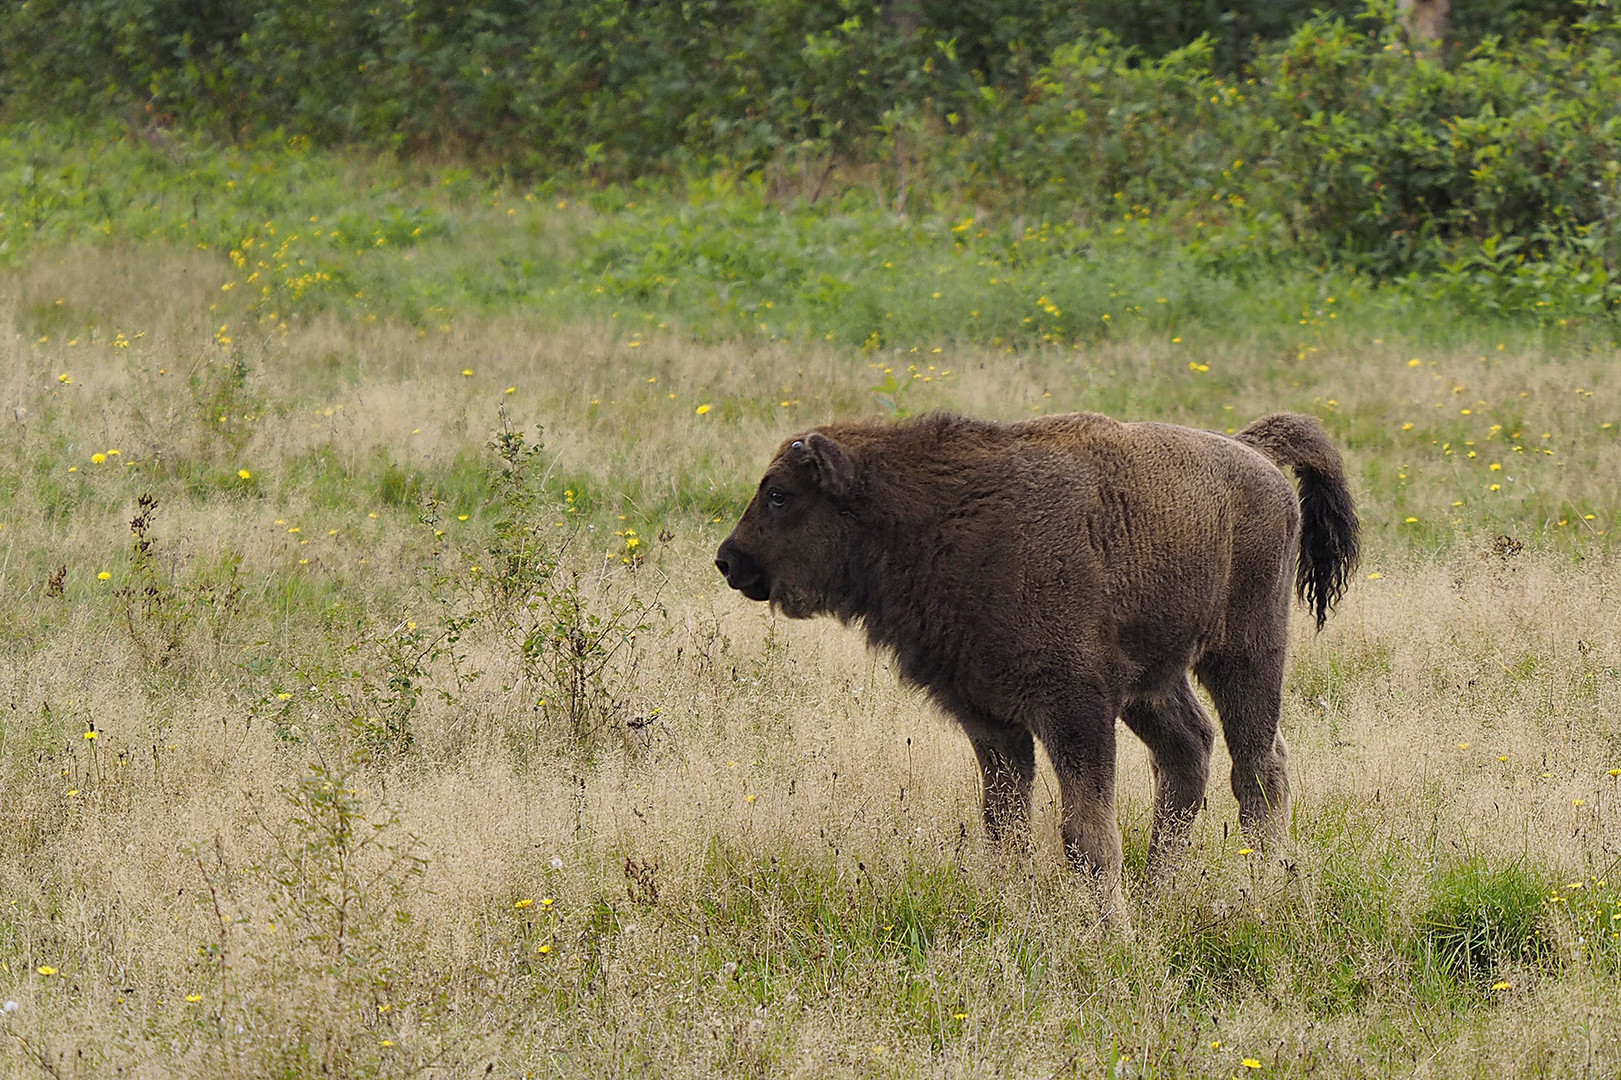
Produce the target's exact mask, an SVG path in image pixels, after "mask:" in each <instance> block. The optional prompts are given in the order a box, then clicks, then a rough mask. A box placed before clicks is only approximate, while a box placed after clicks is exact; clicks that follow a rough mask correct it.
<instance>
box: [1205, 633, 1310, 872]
mask: <svg viewBox="0 0 1621 1080" xmlns="http://www.w3.org/2000/svg"><path fill="white" fill-rule="evenodd" d="M1197 674H1198V676H1199V681H1200V682H1202V683H1204V686H1205V689H1207V690H1209V691H1210V697H1211V700H1213V701H1214V702H1215V703H1216V712H1217V714H1218V715H1219V716H1220V717H1221V730H1222V734H1223V735H1225V736H1226V739H1227V749H1228V750H1229V751H1230V752H1231V753H1232V755H1233V795H1234V797H1236V798H1237V799H1238V824H1239V827H1240V828H1242V829H1243V830H1244V834H1245V835H1246V836H1247V837H1249V838H1250V839H1251V841H1252V842H1253V843H1255V845H1256V846H1257V847H1263V848H1264V847H1266V846H1269V845H1276V844H1277V843H1279V842H1281V841H1282V840H1283V839H1284V837H1285V836H1286V834H1287V832H1288V828H1289V776H1288V764H1289V749H1288V746H1287V744H1286V743H1285V742H1284V741H1283V733H1282V732H1280V731H1279V730H1278V721H1279V717H1280V714H1281V713H1282V711H1283V655H1282V653H1281V652H1279V653H1278V654H1277V655H1276V656H1272V655H1264V656H1262V657H1259V658H1255V657H1248V656H1245V657H1238V658H1224V659H1210V660H1207V661H1205V662H1203V663H1201V665H1200V667H1199V668H1198V669H1197Z"/></svg>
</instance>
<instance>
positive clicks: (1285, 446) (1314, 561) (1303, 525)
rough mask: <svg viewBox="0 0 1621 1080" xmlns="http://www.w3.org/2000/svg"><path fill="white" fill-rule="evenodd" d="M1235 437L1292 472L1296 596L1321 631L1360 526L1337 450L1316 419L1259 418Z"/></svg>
mask: <svg viewBox="0 0 1621 1080" xmlns="http://www.w3.org/2000/svg"><path fill="white" fill-rule="evenodd" d="M1236 438H1237V439H1238V440H1239V441H1240V442H1243V443H1247V444H1249V445H1250V446H1253V447H1255V449H1257V450H1259V451H1261V453H1263V454H1265V455H1266V456H1267V457H1269V458H1271V459H1272V460H1273V461H1275V462H1276V463H1277V464H1278V465H1279V466H1289V467H1290V468H1292V469H1294V471H1295V476H1296V478H1298V479H1299V481H1300V564H1299V566H1298V567H1297V568H1296V570H1295V592H1296V593H1298V594H1299V596H1300V599H1301V600H1303V601H1305V603H1306V606H1307V607H1309V608H1311V609H1312V611H1313V612H1314V613H1315V614H1316V616H1317V629H1319V630H1321V629H1322V628H1323V623H1324V622H1326V621H1327V620H1328V613H1329V610H1330V609H1332V608H1333V606H1334V605H1335V603H1336V602H1338V601H1339V598H1340V596H1341V594H1343V593H1344V592H1345V586H1346V583H1347V582H1348V581H1349V580H1350V577H1351V570H1352V568H1353V567H1354V566H1355V565H1356V559H1357V534H1358V531H1359V529H1360V526H1359V524H1358V522H1357V517H1356V506H1355V504H1354V502H1353V501H1352V499H1351V489H1350V487H1349V486H1348V485H1347V484H1346V482H1345V465H1344V463H1343V462H1342V461H1341V460H1340V454H1339V451H1338V450H1336V449H1334V444H1333V443H1331V442H1329V441H1328V433H1327V432H1326V431H1324V430H1323V425H1322V424H1321V423H1320V422H1319V421H1318V420H1317V418H1316V417H1312V416H1301V415H1299V414H1297V413H1278V414H1277V415H1275V416H1263V417H1262V418H1261V419H1259V420H1257V421H1255V423H1253V424H1251V425H1250V426H1249V427H1247V428H1245V429H1244V430H1243V431H1240V432H1239V433H1238V435H1237V436H1236Z"/></svg>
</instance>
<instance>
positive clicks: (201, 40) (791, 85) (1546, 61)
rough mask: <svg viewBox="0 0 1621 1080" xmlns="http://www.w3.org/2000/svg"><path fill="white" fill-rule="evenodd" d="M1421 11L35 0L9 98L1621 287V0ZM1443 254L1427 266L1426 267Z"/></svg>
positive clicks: (595, 181)
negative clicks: (1130, 224)
mask: <svg viewBox="0 0 1621 1080" xmlns="http://www.w3.org/2000/svg"><path fill="white" fill-rule="evenodd" d="M1453 25H1454V28H1455V29H1454V36H1453V39H1452V40H1450V41H1448V42H1445V43H1442V44H1440V45H1436V46H1424V47H1418V46H1411V47H1410V43H1409V42H1408V41H1407V39H1406V36H1405V33H1404V31H1403V30H1402V28H1401V26H1400V24H1399V22H1397V21H1396V20H1395V18H1394V12H1393V9H1392V8H1390V7H1389V6H1388V5H1386V4H1384V3H1382V2H1380V0H1375V2H1372V3H1369V4H1368V5H1366V6H1359V7H1353V6H1351V5H1349V4H1343V3H1342V4H1338V5H1329V7H1328V10H1326V11H1318V12H1317V13H1315V14H1311V13H1309V12H1308V11H1307V9H1306V6H1305V5H1304V4H1301V3H1295V2H1288V3H1280V4H1262V3H1259V2H1258V0H1252V2H1251V3H1248V4H1236V5H1233V6H1230V7H1219V6H1217V5H1210V4H1194V3H1186V2H1184V3H1180V4H1171V5H1165V6H1161V7H1157V8H1156V9H1155V14H1154V16H1153V17H1151V18H1142V17H1139V15H1138V14H1137V7H1136V5H1122V4H1118V3H1113V2H1107V0H1102V2H1093V3H1083V4H1078V5H1077V4H1060V3H1057V2H1056V0H1016V2H1011V3H993V2H991V0H972V2H968V3H952V4H946V3H940V2H930V0H891V2H890V3H888V4H885V5H882V6H875V5H873V4H871V3H865V2H858V0H840V2H839V3H836V4H803V3H786V2H781V0H750V2H744V3H723V2H720V0H685V2H671V0H653V2H649V0H590V2H586V3H560V2H557V0H526V2H520V0H501V2H493V3H473V4H453V3H440V2H419V0H383V2H381V3H377V4H372V5H358V6H357V5H344V4H336V3H327V2H318V3H311V2H308V0H300V2H293V0H280V2H273V3H266V4H262V5H257V6H256V7H255V8H253V9H252V10H251V11H250V10H247V9H244V8H241V7H238V6H234V5H216V4H207V3H199V2H195V0H30V2H28V3H22V4H17V5H13V6H11V7H9V8H8V9H7V10H6V12H5V13H4V14H0V52H3V53H4V55H5V56H6V57H7V58H8V62H7V63H6V65H5V66H4V68H3V69H0V115H3V116H4V117H5V118H6V119H8V120H10V121H11V122H12V124H13V125H16V124H18V123H30V122H34V121H37V120H39V119H41V118H50V117H55V118H57V119H60V118H62V117H72V118H75V120H77V121H82V120H83V119H84V118H85V117H90V118H98V117H100V118H106V117H115V118H118V119H119V120H121V121H122V122H124V123H125V124H126V125H127V126H128V129H129V131H130V134H131V137H132V138H134V139H142V138H145V139H148V140H163V139H170V138H172V135H171V134H170V133H171V132H172V131H173V130H174V129H176V128H180V129H184V130H185V131H187V132H192V133H197V134H203V135H205V136H207V137H209V138H213V139H217V140H223V141H229V142H234V143H236V144H238V145H252V144H254V143H256V142H261V143H262V142H264V141H266V140H275V139H284V138H287V137H292V138H295V139H300V140H309V141H311V142H312V143H314V144H317V145H344V146H359V147H370V148H384V149H389V150H392V151H394V152H398V153H401V154H404V155H406V156H409V157H423V156H428V157H431V158H434V159H436V160H443V159H444V158H445V157H446V156H447V155H448V156H450V157H451V158H453V159H455V160H461V161H466V162H468V163H470V164H472V165H474V166H475V167H478V168H481V169H485V170H489V171H493V172H496V173H499V174H501V175H504V176H507V177H512V178H515V179H518V180H521V181H523V182H526V183H532V182H535V181H549V182H551V183H554V184H558V183H561V184H564V185H572V186H576V187H578V186H580V185H582V184H583V185H587V186H596V185H601V184H603V183H607V182H613V181H629V180H643V181H646V180H649V179H657V178H663V180H664V181H668V180H669V179H672V178H686V179H690V178H692V177H694V176H709V175H713V174H716V173H726V174H731V175H753V176H756V177H760V178H763V179H764V180H766V181H767V182H768V186H769V190H770V193H771V195H772V196H773V197H774V198H775V199H777V200H779V201H781V200H785V199H786V200H788V201H795V202H806V201H808V202H812V203H814V202H816V201H818V200H819V199H821V198H824V197H826V196H827V195H829V194H834V193H837V192H840V191H847V190H849V189H850V188H851V187H852V186H861V185H863V184H865V185H870V186H871V187H872V189H873V190H874V191H876V192H877V193H878V201H879V204H880V208H883V209H893V210H897V211H907V210H920V209H930V208H932V209H936V210H941V211H943V212H947V213H955V212H957V211H958V210H960V209H962V208H964V207H968V208H970V209H971V210H972V212H973V213H974V214H976V215H984V214H993V215H994V214H1002V215H1005V217H1006V219H1007V220H1013V221H1021V222H1022V221H1024V220H1025V217H1026V215H1034V216H1035V217H1037V218H1038V219H1039V220H1043V221H1051V222H1068V223H1073V224H1077V225H1081V226H1088V225H1095V224H1097V223H1099V222H1100V221H1101V220H1104V219H1109V218H1113V217H1115V216H1117V215H1118V214H1119V213H1120V212H1121V211H1122V210H1123V209H1124V210H1128V211H1130V212H1132V213H1133V214H1134V215H1135V216H1142V215H1145V214H1146V215H1153V216H1155V217H1156V218H1158V219H1160V220H1163V221H1165V222H1167V223H1168V224H1169V225H1170V226H1171V227H1172V228H1171V235H1170V237H1169V239H1170V240H1171V241H1172V242H1174V243H1176V244H1178V245H1180V246H1182V247H1184V248H1186V249H1187V251H1188V252H1189V253H1190V256H1191V257H1192V258H1194V259H1195V260H1196V261H1198V262H1200V263H1201V264H1203V265H1205V266H1207V267H1209V268H1210V269H1212V270H1215V271H1216V272H1218V273H1221V274H1226V275H1229V276H1232V277H1235V278H1237V279H1239V280H1245V279H1248V278H1253V277H1255V276H1257V275H1260V274H1269V273H1272V272H1274V271H1275V270H1276V269H1277V268H1278V267H1279V265H1281V264H1288V265H1296V266H1298V265H1300V264H1301V263H1302V262H1304V263H1307V264H1312V265H1318V266H1320V265H1322V264H1325V263H1336V264H1339V265H1342V266H1345V267H1350V268H1353V269H1356V270H1358V271H1361V272H1368V273H1371V274H1372V275H1374V276H1375V277H1376V278H1378V279H1381V280H1405V281H1406V284H1407V285H1409V286H1410V287H1412V288H1414V289H1416V290H1418V291H1420V292H1426V293H1429V294H1432V297H1435V296H1438V297H1441V298H1445V299H1450V300H1453V301H1456V302H1457V303H1458V304H1459V305H1460V306H1461V307H1463V308H1466V309H1469V310H1471V311H1476V312H1489V313H1496V314H1501V313H1508V314H1513V315H1520V314H1528V315H1531V316H1533V317H1536V318H1547V317H1550V316H1551V317H1555V318H1570V317H1583V316H1588V315H1594V314H1597V315H1602V316H1605V317H1608V316H1609V315H1611V314H1612V313H1613V312H1614V311H1615V309H1616V306H1617V303H1618V301H1621V283H1618V282H1617V279H1616V274H1617V269H1618V264H1621V211H1618V207H1621V104H1618V103H1621V59H1618V49H1617V43H1618V41H1621V21H1618V19H1617V17H1616V15H1615V13H1614V12H1613V11H1612V10H1611V9H1610V7H1609V5H1608V3H1607V2H1605V0H1587V2H1584V3H1581V4H1551V3H1547V2H1540V0H1526V2H1523V3H1512V2H1506V0H1496V2H1491V3H1487V2H1481V3H1459V4H1457V5H1455V8H1454V11H1453ZM1414 275H1417V276H1416V277H1415V276H1414Z"/></svg>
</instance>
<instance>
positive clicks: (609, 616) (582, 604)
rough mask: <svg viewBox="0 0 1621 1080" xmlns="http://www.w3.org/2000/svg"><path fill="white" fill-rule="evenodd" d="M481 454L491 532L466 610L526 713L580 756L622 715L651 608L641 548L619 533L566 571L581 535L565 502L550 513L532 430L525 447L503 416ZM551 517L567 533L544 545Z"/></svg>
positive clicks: (553, 504) (552, 502) (552, 503)
mask: <svg viewBox="0 0 1621 1080" xmlns="http://www.w3.org/2000/svg"><path fill="white" fill-rule="evenodd" d="M490 447H491V449H492V450H494V452H495V457H496V461H495V464H494V465H493V466H492V468H491V476H490V485H491V488H492V489H493V491H494V493H495V505H494V525H493V526H492V528H491V532H490V537H489V540H488V542H487V545H486V548H485V551H484V555H483V559H484V562H485V563H486V564H487V565H484V566H480V567H478V570H479V572H478V573H477V574H472V573H469V575H468V578H469V580H470V581H472V582H473V584H472V585H471V587H470V588H471V591H472V593H473V596H474V598H475V605H476V610H478V611H479V612H480V613H481V616H482V617H483V618H486V619H488V620H489V621H490V622H492V623H493V624H494V625H495V626H497V627H498V628H499V630H500V633H501V634H502V635H503V637H504V638H505V640H506V641H507V642H508V644H509V647H510V648H511V649H512V653H513V655H514V657H515V658H516V660H517V662H518V667H519V674H518V681H519V682H520V683H521V684H526V685H528V686H531V687H533V688H534V690H533V692H534V694H535V698H534V702H535V704H534V708H535V711H536V713H537V715H538V716H540V717H542V718H544V720H545V721H546V727H547V728H549V729H552V730H560V731H562V732H563V733H564V734H565V736H566V739H567V741H568V744H569V745H570V746H571V747H573V748H574V749H575V750H576V751H578V752H580V753H582V754H584V755H585V756H587V757H589V756H590V755H591V754H592V753H593V752H594V750H595V746H596V742H597V739H598V737H599V736H600V735H601V734H602V732H603V731H605V730H606V729H607V728H608V727H609V726H611V725H612V724H613V723H614V722H615V721H616V720H617V719H618V717H619V716H620V714H621V713H622V712H623V711H624V709H625V707H626V704H627V701H626V697H627V693H628V690H629V688H630V687H631V686H632V685H634V673H635V667H636V662H637V659H638V653H637V650H636V640H637V637H638V635H641V634H644V633H646V632H647V631H648V629H649V626H650V624H649V622H648V619H649V618H650V617H651V615H652V614H653V612H654V611H655V610H656V608H657V598H656V597H655V598H654V599H652V600H648V599H645V598H644V597H643V596H642V595H641V593H640V592H639V591H638V590H637V589H636V580H637V579H636V570H637V567H638V566H639V565H640V563H641V556H640V553H639V549H640V546H641V541H640V538H638V537H636V536H635V535H634V530H620V535H621V536H622V537H623V541H622V543H623V547H622V549H621V551H620V552H619V553H617V554H616V555H614V556H611V557H609V558H607V559H605V560H604V561H603V563H602V565H600V566H597V567H594V568H592V567H589V565H588V566H586V567H582V566H579V565H570V564H569V562H567V561H566V560H568V558H569V556H570V555H571V547H572V546H573V545H574V544H575V542H576V541H577V540H578V539H579V537H580V535H581V530H580V528H579V525H578V522H577V517H573V518H571V517H570V510H571V508H572V507H573V503H572V497H571V494H565V497H564V500H563V502H564V505H562V506H559V505H558V500H557V499H556V498H555V497H553V496H552V495H550V493H548V491H547V490H546V485H545V464H544V443H543V442H542V441H541V438H540V431H539V429H537V432H536V437H535V439H534V440H533V441H529V440H527V439H526V438H525V436H524V434H523V432H522V431H519V430H517V429H515V428H514V427H513V426H512V424H511V422H510V421H509V420H508V418H507V416H506V412H505V410H504V409H503V410H502V412H501V427H500V428H499V429H498V430H497V431H496V433H495V435H494V436H493V437H492V438H491V440H490ZM557 516H562V517H563V518H564V519H565V520H568V521H574V522H575V525H574V527H573V528H571V529H570V530H569V531H568V532H567V533H565V534H564V535H562V536H561V537H557V538H556V539H553V536H554V534H553V532H552V531H551V529H552V526H551V521H552V520H555V518H556V517H557ZM615 560H617V561H618V562H619V563H620V564H621V568H620V569H616V568H615V567H614V565H613V563H614V561H615ZM627 584H628V586H629V587H628V588H626V587H625V586H626V585H627Z"/></svg>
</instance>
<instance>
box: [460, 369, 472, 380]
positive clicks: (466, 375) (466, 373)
mask: <svg viewBox="0 0 1621 1080" xmlns="http://www.w3.org/2000/svg"><path fill="white" fill-rule="evenodd" d="M472 377H473V369H472V368H470V367H469V368H462V378H464V379H471V378H472Z"/></svg>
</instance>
